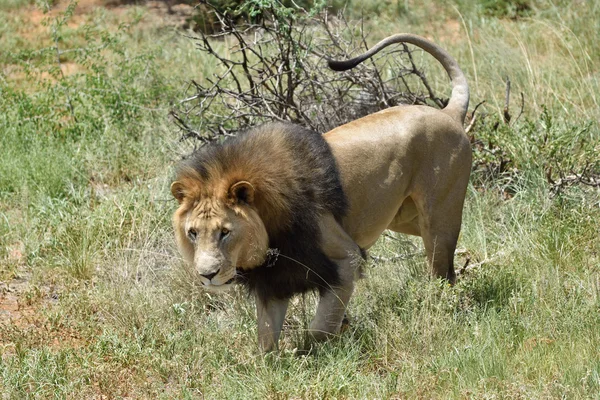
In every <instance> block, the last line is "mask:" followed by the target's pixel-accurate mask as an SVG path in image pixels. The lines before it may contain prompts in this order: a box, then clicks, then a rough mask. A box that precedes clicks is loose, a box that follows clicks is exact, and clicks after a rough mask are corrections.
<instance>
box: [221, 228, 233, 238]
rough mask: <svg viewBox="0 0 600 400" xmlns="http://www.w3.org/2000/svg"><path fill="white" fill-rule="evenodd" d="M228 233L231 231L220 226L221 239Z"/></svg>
mask: <svg viewBox="0 0 600 400" xmlns="http://www.w3.org/2000/svg"><path fill="white" fill-rule="evenodd" d="M229 233H231V231H230V230H229V229H227V228H222V229H221V239H225V238H226V237H227V235H229Z"/></svg>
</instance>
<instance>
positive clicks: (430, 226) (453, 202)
mask: <svg viewBox="0 0 600 400" xmlns="http://www.w3.org/2000/svg"><path fill="white" fill-rule="evenodd" d="M464 186H465V187H466V184H465V185H464ZM464 198H465V190H464V189H463V188H462V187H461V185H457V186H456V187H455V188H453V190H452V191H451V193H450V195H448V196H444V197H443V198H442V199H440V198H435V197H434V196H430V197H427V198H425V199H416V203H417V207H418V208H419V230H420V233H421V237H422V238H423V243H424V245H425V251H426V253H427V259H428V261H429V265H430V267H431V272H432V274H433V275H434V276H435V277H439V278H443V279H446V280H448V281H449V282H450V283H454V281H455V280H456V273H455V271H454V251H455V250H456V244H457V242H458V236H459V234H460V228H461V223H462V209H463V203H464Z"/></svg>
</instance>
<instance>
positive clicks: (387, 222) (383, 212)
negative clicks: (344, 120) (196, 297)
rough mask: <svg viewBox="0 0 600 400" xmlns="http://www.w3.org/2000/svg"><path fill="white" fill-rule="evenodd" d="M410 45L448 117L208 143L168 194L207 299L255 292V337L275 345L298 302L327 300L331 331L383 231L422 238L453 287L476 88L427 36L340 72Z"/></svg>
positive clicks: (261, 130)
mask: <svg viewBox="0 0 600 400" xmlns="http://www.w3.org/2000/svg"><path fill="white" fill-rule="evenodd" d="M398 42H407V43H412V44H414V45H416V46H418V47H421V48H422V49H424V50H425V51H427V52H428V53H430V54H432V55H433V56H434V57H435V58H436V59H437V60H438V61H439V62H440V63H441V64H442V65H443V67H444V68H445V70H446V72H447V73H448V75H449V76H450V79H451V81H452V86H453V89H452V96H451V98H450V100H449V102H448V105H447V106H446V107H445V108H444V109H443V110H438V109H434V108H431V107H427V106H398V107H393V108H389V109H386V110H384V111H380V112H377V113H375V114H371V115H368V116H366V117H364V118H361V119H359V120H356V121H353V122H350V123H348V124H346V125H343V126H341V127H338V128H336V129H334V130H332V131H330V132H328V133H326V134H324V135H320V134H318V133H314V132H311V131H308V130H306V129H303V128H300V127H297V126H294V125H291V124H280V123H276V124H268V125H264V126H261V127H258V128H255V129H252V130H250V131H248V132H245V133H242V134H240V135H238V136H237V137H236V138H232V139H229V140H227V141H225V142H224V143H222V144H212V145H207V146H204V147H203V148H201V149H200V150H199V151H197V152H196V153H195V154H194V155H193V156H192V157H191V159H190V160H188V161H186V162H183V164H182V165H181V166H180V168H179V170H178V174H177V179H176V181H175V182H174V183H173V184H172V185H171V192H172V193H173V196H174V197H175V198H176V199H177V200H178V201H179V203H180V206H179V208H178V209H177V211H176V212H175V215H174V218H173V221H174V227H175V236H176V239H177V244H178V246H179V249H180V251H181V253H182V255H183V256H184V258H185V259H186V260H187V262H188V263H189V264H190V266H192V267H193V268H194V270H195V271H196V272H197V274H198V278H199V280H200V282H202V284H203V285H204V286H206V288H207V289H215V290H217V289H224V288H228V287H229V286H231V284H233V283H234V282H239V283H241V284H243V285H245V286H246V287H248V288H249V289H250V291H251V293H253V294H254V295H255V299H256V306H257V314H258V338H259V344H260V346H261V348H262V349H263V350H265V351H269V350H272V349H274V348H276V347H277V342H278V339H279V335H280V332H281V328H282V325H283V320H284V317H285V313H286V310H287V306H288V302H289V299H290V298H291V297H292V296H293V295H294V294H297V293H303V292H306V291H309V290H318V291H319V293H320V301H319V304H318V307H317V312H316V315H315V318H314V320H313V321H312V322H311V324H310V333H311V335H312V336H313V337H314V338H316V339H317V340H319V339H324V338H326V337H328V336H330V335H332V334H336V333H337V332H338V331H339V329H340V326H341V323H342V319H343V317H344V312H345V310H346V305H347V304H348V301H349V299H350V296H351V294H352V291H353V287H354V281H355V279H356V278H357V276H358V275H360V274H359V270H360V265H361V255H362V254H364V250H366V249H368V248H369V247H371V246H372V245H373V244H374V243H375V241H376V240H377V238H378V237H379V236H380V235H381V234H382V232H383V231H384V230H386V229H391V230H393V231H396V232H403V233H407V234H411V235H419V236H421V237H422V238H423V241H424V244H425V249H426V252H427V258H428V261H429V264H430V266H431V268H432V272H433V274H434V275H435V276H438V277H442V278H445V279H447V280H448V281H450V282H453V281H454V279H455V273H454V266H453V257H454V250H455V247H456V242H457V239H458V235H459V232H460V226H461V218H462V208H463V202H464V198H465V192H466V187H467V183H468V180H469V172H470V169H471V147H470V144H469V140H468V138H467V136H466V135H465V132H464V130H463V120H464V118H465V114H466V112H467V107H468V102H469V89H468V85H467V81H466V79H465V76H464V74H463V73H462V71H461V70H460V68H459V66H458V64H457V62H456V61H455V60H454V59H453V58H452V57H451V56H450V55H449V54H448V53H447V52H446V51H444V50H443V49H441V48H440V47H438V46H437V45H435V44H433V43H431V42H429V41H427V40H426V39H424V38H421V37H419V36H414V35H409V34H400V35H395V36H391V37H389V38H387V39H385V40H383V41H381V42H380V43H378V44H377V45H376V46H375V47H373V48H372V49H371V50H370V51H368V52H366V53H365V54H363V55H361V56H359V57H356V58H354V59H352V60H348V61H330V63H329V65H330V67H331V68H333V69H335V70H345V69H349V68H352V67H354V66H356V65H357V64H359V63H360V62H362V61H364V60H365V59H367V58H369V57H371V56H373V55H374V54H375V53H377V52H378V51H380V50H381V49H383V48H384V47H386V46H388V45H390V44H393V43H398Z"/></svg>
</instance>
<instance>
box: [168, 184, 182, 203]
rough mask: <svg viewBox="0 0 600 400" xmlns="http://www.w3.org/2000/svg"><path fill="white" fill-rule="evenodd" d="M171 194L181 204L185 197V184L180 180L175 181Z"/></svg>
mask: <svg viewBox="0 0 600 400" xmlns="http://www.w3.org/2000/svg"><path fill="white" fill-rule="evenodd" d="M171 194H172V195H173V197H175V198H176V199H177V201H178V202H179V203H180V204H181V202H183V199H184V198H185V187H184V186H183V183H181V182H179V181H175V182H173V183H172V184H171Z"/></svg>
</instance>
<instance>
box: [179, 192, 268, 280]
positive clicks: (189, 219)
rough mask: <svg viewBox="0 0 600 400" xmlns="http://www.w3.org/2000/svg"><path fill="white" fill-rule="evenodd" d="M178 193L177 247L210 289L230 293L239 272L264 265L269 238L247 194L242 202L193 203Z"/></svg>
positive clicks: (228, 199) (207, 200) (230, 199)
mask: <svg viewBox="0 0 600 400" xmlns="http://www.w3.org/2000/svg"><path fill="white" fill-rule="evenodd" d="M176 183H178V182H176ZM176 183H174V184H173V185H174V186H175V184H176ZM176 189H177V188H176V187H175V188H173V187H172V192H173V194H174V196H175V197H177V198H178V200H180V207H179V209H178V210H177V211H176V212H175V215H174V218H173V222H174V227H175V236H176V239H177V244H178V247H179V250H180V252H181V254H182V255H183V257H184V258H185V259H186V261H187V262H188V264H189V265H190V266H191V267H192V268H193V270H194V272H195V273H197V274H198V278H199V280H200V282H202V284H203V285H204V286H205V287H206V288H207V289H210V290H221V289H227V288H229V287H230V286H231V285H232V284H233V283H234V281H235V277H236V270H237V269H252V268H254V267H256V266H259V265H261V264H262V263H263V262H264V260H265V257H266V254H267V250H268V244H269V241H268V235H267V231H266V229H265V226H264V224H263V222H262V220H261V218H260V216H259V215H258V213H257V212H256V210H255V209H254V208H253V207H252V206H251V204H249V203H248V201H249V197H248V193H247V192H244V198H243V199H241V198H237V197H232V196H228V197H225V198H224V199H216V198H202V199H193V198H185V196H183V197H178V195H179V193H182V191H181V190H180V191H179V192H178V191H176ZM247 189H248V187H246V188H245V189H244V190H247ZM230 193H232V192H231V191H230ZM233 195H235V193H233Z"/></svg>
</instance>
